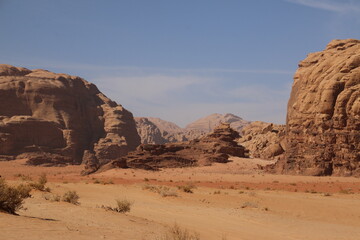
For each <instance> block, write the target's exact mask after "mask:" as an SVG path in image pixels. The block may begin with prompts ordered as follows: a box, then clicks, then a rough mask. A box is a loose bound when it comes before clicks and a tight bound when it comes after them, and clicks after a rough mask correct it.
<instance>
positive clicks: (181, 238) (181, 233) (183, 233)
mask: <svg viewBox="0 0 360 240" xmlns="http://www.w3.org/2000/svg"><path fill="white" fill-rule="evenodd" d="M157 240H200V235H199V234H198V233H196V232H193V233H191V232H189V231H188V230H187V229H183V228H181V227H179V225H177V224H175V225H174V226H173V227H171V228H170V229H169V230H168V232H167V233H165V234H164V235H163V236H160V237H158V238H157Z"/></svg>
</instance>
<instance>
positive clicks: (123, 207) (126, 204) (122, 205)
mask: <svg viewBox="0 0 360 240" xmlns="http://www.w3.org/2000/svg"><path fill="white" fill-rule="evenodd" d="M115 201H116V207H110V206H101V208H104V209H106V210H110V211H114V212H118V213H126V212H130V209H131V205H133V203H132V202H130V201H129V200H127V199H122V200H119V199H116V200H115Z"/></svg>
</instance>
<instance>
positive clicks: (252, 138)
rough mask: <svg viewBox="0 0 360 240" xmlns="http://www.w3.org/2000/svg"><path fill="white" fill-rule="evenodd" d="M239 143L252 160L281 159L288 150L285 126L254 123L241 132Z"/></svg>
mask: <svg viewBox="0 0 360 240" xmlns="http://www.w3.org/2000/svg"><path fill="white" fill-rule="evenodd" d="M241 133H242V134H241V135H242V136H241V138H239V143H240V144H241V145H242V146H244V147H245V149H247V150H248V151H249V156H250V157H252V158H261V159H281V158H282V157H283V155H284V152H285V149H286V142H285V125H277V124H273V123H266V122H260V121H257V122H252V123H250V124H249V125H247V126H245V127H244V128H243V129H242V131H241Z"/></svg>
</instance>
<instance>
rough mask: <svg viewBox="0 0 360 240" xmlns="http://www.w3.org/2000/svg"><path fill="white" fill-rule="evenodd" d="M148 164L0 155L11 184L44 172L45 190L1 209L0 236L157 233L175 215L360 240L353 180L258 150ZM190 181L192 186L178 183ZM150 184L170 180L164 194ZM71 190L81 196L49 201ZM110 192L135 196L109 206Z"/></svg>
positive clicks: (230, 229) (220, 233) (196, 225)
mask: <svg viewBox="0 0 360 240" xmlns="http://www.w3.org/2000/svg"><path fill="white" fill-rule="evenodd" d="M231 160H232V161H231V162H230V163H227V164H214V165H213V166H207V167H198V168H179V169H165V170H161V171H157V172H149V171H144V170H134V169H113V170H109V171H106V172H102V173H97V174H93V175H90V176H86V177H82V176H80V175H79V172H80V171H81V169H82V166H67V167H34V166H26V165H24V163H25V161H24V160H16V161H9V162H5V161H3V162H0V175H1V176H2V177H3V178H5V179H6V180H7V181H8V182H9V183H10V184H19V183H22V182H24V180H23V179H22V178H23V177H19V174H22V175H25V176H28V177H30V178H32V179H33V180H36V179H37V177H38V176H39V175H40V174H42V173H46V174H47V178H48V183H47V186H48V187H50V188H51V193H44V192H40V191H35V190H34V191H32V195H33V196H32V198H29V199H26V200H25V204H24V207H25V208H24V209H22V210H20V211H18V213H19V215H18V216H15V215H9V214H5V213H0V239H1V240H13V239H16V240H17V239H19V240H20V239H21V240H27V239H29V240H30V239H31V240H40V239H44V240H52V239H56V240H63V239H76V240H82V239H117V240H118V239H139V240H142V239H144V240H152V239H161V236H162V235H163V234H164V233H165V232H166V231H167V230H168V229H169V227H171V226H173V225H174V224H175V223H176V224H177V225H179V226H181V227H182V228H185V229H188V230H189V231H194V232H197V233H199V234H200V237H201V239H206V240H212V239H214V240H215V239H216V240H223V239H227V240H241V239H244V240H256V239H259V240H266V239H274V240H275V239H276V240H279V239H292V240H295V239H299V240H300V239H301V240H303V239H314V240H315V239H316V240H322V239H324V240H331V239H336V240H345V239H354V240H357V239H360V179H359V178H351V177H349V178H341V177H305V176H286V175H270V174H264V173H262V172H261V171H260V170H257V167H256V165H257V164H261V165H265V164H268V163H269V161H263V160H260V159H241V158H232V159H231ZM189 184H190V185H193V186H195V188H194V189H193V193H185V192H183V191H181V190H179V189H178V188H177V186H182V185H189ZM149 186H155V187H161V186H166V187H169V188H170V192H172V193H175V194H176V195H177V196H168V197H163V196H161V195H160V194H158V193H156V192H153V191H150V190H149V189H146V188H148V187H149ZM68 190H75V191H77V193H78V195H79V196H80V199H79V202H80V205H73V204H69V203H65V202H52V201H49V200H46V199H45V197H46V196H49V194H50V195H51V194H59V195H62V194H63V193H64V192H66V191H68ZM115 199H127V200H129V201H131V202H132V203H133V205H132V207H131V211H130V212H128V213H126V214H122V213H116V212H113V211H107V210H105V209H103V208H101V206H102V205H104V206H113V207H115Z"/></svg>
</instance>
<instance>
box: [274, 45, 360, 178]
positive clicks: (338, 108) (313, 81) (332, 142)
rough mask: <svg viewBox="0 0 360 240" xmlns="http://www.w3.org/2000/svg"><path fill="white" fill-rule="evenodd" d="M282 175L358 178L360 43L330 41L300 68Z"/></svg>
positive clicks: (279, 167) (279, 165) (289, 114)
mask: <svg viewBox="0 0 360 240" xmlns="http://www.w3.org/2000/svg"><path fill="white" fill-rule="evenodd" d="M286 139H287V142H288V146H287V149H286V160H283V161H279V162H278V163H277V164H276V166H275V168H276V169H277V170H278V171H280V172H283V173H290V174H305V175H337V176H350V175H353V176H360V41H359V40H354V39H348V40H334V41H332V42H330V43H329V44H328V46H327V47H326V49H325V50H324V51H322V52H316V53H311V54H309V55H308V56H307V58H306V59H305V60H303V61H301V62H300V63H299V69H298V70H297V72H296V73H295V76H294V83H293V87H292V91H291V96H290V100H289V103H288V112H287V135H286Z"/></svg>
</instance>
